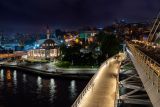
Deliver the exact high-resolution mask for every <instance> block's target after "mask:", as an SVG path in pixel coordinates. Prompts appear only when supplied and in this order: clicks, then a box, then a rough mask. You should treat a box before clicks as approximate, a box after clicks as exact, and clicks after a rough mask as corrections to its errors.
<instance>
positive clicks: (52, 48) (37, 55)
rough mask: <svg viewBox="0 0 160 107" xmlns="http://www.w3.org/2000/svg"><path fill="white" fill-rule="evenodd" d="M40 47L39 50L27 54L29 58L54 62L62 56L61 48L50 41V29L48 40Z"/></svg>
mask: <svg viewBox="0 0 160 107" xmlns="http://www.w3.org/2000/svg"><path fill="white" fill-rule="evenodd" d="M39 45H40V47H39V48H38V49H32V50H29V51H28V52H27V58H29V59H40V60H41V59H45V60H54V59H56V58H58V56H60V47H59V46H58V45H57V44H56V43H55V41H54V40H52V39H50V31H49V30H48V29H47V39H46V40H45V41H44V42H43V43H42V44H39Z"/></svg>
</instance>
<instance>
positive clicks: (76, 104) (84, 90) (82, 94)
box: [71, 55, 116, 107]
mask: <svg viewBox="0 0 160 107" xmlns="http://www.w3.org/2000/svg"><path fill="white" fill-rule="evenodd" d="M115 56H116V55H114V56H113V57H115ZM113 57H111V58H113ZM111 58H109V59H107V60H106V61H104V62H103V63H102V64H101V66H100V67H99V69H98V70H97V72H96V73H95V74H94V76H93V77H92V78H91V80H90V81H89V82H88V84H87V85H86V87H85V88H84V89H83V91H82V92H81V93H80V95H79V96H78V98H77V99H76V100H75V102H74V103H73V105H72V106H71V107H78V105H79V104H80V102H81V100H82V98H83V97H84V95H85V94H86V93H87V91H88V90H90V89H91V87H92V85H93V83H94V80H95V78H96V76H97V74H98V71H99V70H100V69H101V68H102V67H103V66H104V65H105V64H106V63H108V60H110V59H111Z"/></svg>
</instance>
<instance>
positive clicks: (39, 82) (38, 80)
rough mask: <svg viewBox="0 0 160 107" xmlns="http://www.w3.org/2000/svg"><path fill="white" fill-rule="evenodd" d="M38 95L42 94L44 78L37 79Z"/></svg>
mask: <svg viewBox="0 0 160 107" xmlns="http://www.w3.org/2000/svg"><path fill="white" fill-rule="evenodd" d="M37 86H38V88H37V93H40V92H41V89H42V78H41V77H40V76H38V78H37Z"/></svg>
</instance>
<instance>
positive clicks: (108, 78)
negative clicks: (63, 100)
mask: <svg viewBox="0 0 160 107" xmlns="http://www.w3.org/2000/svg"><path fill="white" fill-rule="evenodd" d="M123 59H124V57H123V56H119V58H117V57H112V58H110V59H109V60H108V61H107V62H106V63H104V64H103V65H102V66H101V67H100V69H99V71H98V73H97V74H96V77H95V78H94V80H93V81H92V83H91V85H90V88H87V91H86V93H83V92H82V93H83V96H81V100H79V99H77V100H76V101H75V103H74V104H73V105H72V107H114V106H115V103H116V96H117V84H118V81H117V77H118V75H119V69H120V63H121V61H122V60H123ZM78 100H79V101H78Z"/></svg>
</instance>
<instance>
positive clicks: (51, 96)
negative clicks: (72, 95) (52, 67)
mask: <svg viewBox="0 0 160 107" xmlns="http://www.w3.org/2000/svg"><path fill="white" fill-rule="evenodd" d="M55 87H56V86H55V81H54V79H50V86H49V88H50V92H49V94H50V102H51V103H53V100H54V98H55Z"/></svg>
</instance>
